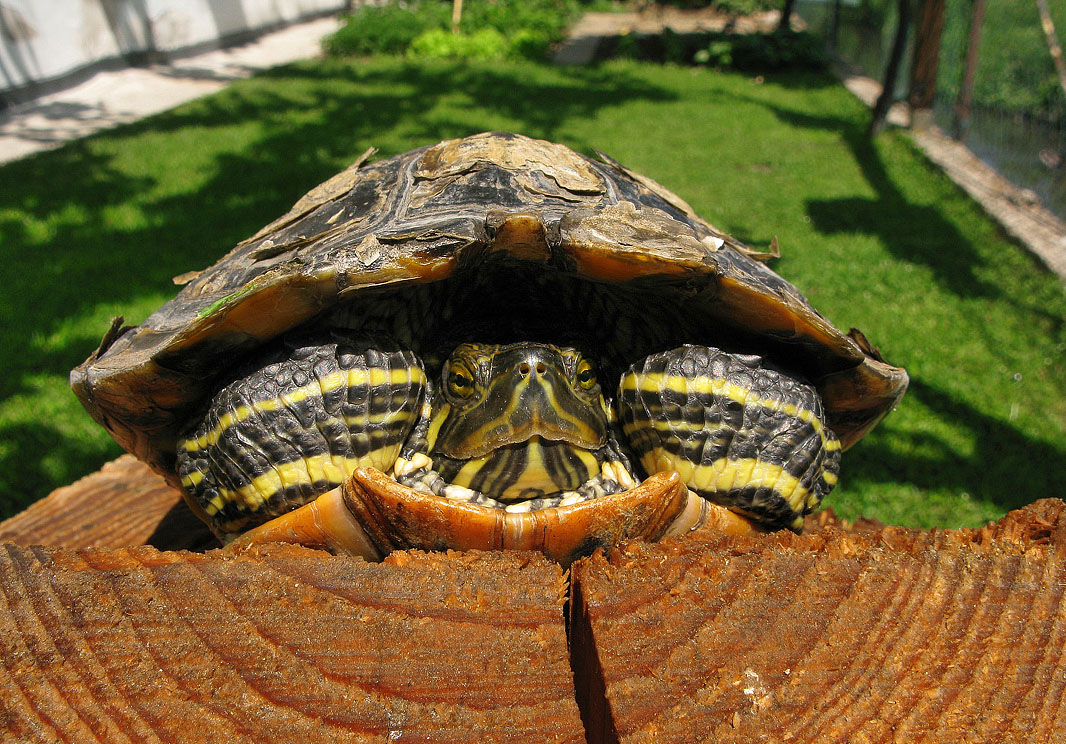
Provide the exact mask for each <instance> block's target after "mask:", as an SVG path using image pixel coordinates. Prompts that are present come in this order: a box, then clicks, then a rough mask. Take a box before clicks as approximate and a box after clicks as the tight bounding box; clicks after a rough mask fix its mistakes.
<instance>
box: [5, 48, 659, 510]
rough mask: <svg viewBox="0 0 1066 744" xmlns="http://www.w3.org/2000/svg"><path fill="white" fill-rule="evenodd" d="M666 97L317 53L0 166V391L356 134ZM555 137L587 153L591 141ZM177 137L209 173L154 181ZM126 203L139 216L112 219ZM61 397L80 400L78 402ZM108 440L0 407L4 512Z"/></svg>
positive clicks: (92, 462)
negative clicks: (4, 415)
mask: <svg viewBox="0 0 1066 744" xmlns="http://www.w3.org/2000/svg"><path fill="white" fill-rule="evenodd" d="M672 96H673V94H672V93H671V92H669V91H667V90H664V89H660V88H657V87H655V86H653V85H650V84H648V83H647V82H645V81H643V80H639V79H637V78H636V77H635V76H630V75H627V74H626V73H625V72H624V71H618V70H613V71H606V70H598V69H596V68H588V69H570V70H566V71H559V70H553V69H551V68H544V67H536V66H513V67H512V66H507V67H500V68H488V67H486V66H482V67H466V66H462V65H448V64H442V65H440V66H436V67H434V66H429V65H425V66H422V65H407V64H404V63H401V62H398V61H392V62H385V63H373V64H368V65H358V66H356V65H353V64H350V63H346V62H342V61H325V62H317V63H313V64H306V65H291V66H287V67H282V68H277V69H275V70H272V71H270V72H268V73H266V74H264V75H262V76H260V77H258V78H255V79H252V80H250V81H246V82H244V83H241V84H237V85H235V86H233V87H231V88H229V89H227V90H226V91H224V92H223V93H221V94H219V95H215V96H211V97H208V98H205V99H201V100H199V101H196V102H193V103H191V104H188V105H186V106H183V107H181V108H179V109H176V110H175V111H172V112H169V113H166V114H162V115H160V116H156V117H153V118H151V119H147V120H144V121H142V122H139V123H136V124H133V125H130V126H127V127H124V128H121V129H118V130H113V131H111V132H107V133H104V134H101V135H98V136H95V137H92V138H90V139H88V140H83V141H79V142H75V143H72V144H70V145H68V146H66V147H64V148H62V149H60V150H57V151H53V152H49V153H42V154H40V155H38V156H35V157H32V158H29V159H27V160H23V161H19V162H15V163H12V164H9V165H7V166H4V167H3V168H0V266H4V270H3V271H4V283H5V288H4V293H3V297H0V315H3V317H5V319H6V320H5V325H4V326H3V327H2V328H0V401H3V400H9V399H11V398H12V397H13V396H20V395H25V396H27V400H29V401H33V400H34V398H33V395H34V393H35V390H36V387H35V385H36V382H35V380H38V379H39V378H40V377H41V376H45V377H49V376H50V377H51V379H52V382H51V384H52V385H53V386H54V385H56V384H57V383H56V381H55V380H56V378H57V377H59V376H61V377H62V378H65V377H66V375H67V373H68V371H69V370H70V369H71V368H72V367H74V366H75V365H77V364H79V363H80V362H81V361H82V360H84V359H85V357H86V356H87V355H88V354H89V353H90V352H91V351H92V350H93V349H94V348H95V346H96V344H97V343H98V341H99V338H100V335H101V334H102V333H103V331H104V330H106V324H107V319H106V315H107V314H108V312H109V311H108V310H102V309H101V306H107V307H108V308H110V307H114V308H118V309H119V310H118V311H119V312H123V310H122V308H126V307H131V306H136V304H137V303H138V302H140V303H142V304H146V303H149V302H151V304H152V305H154V304H156V303H155V302H153V301H152V298H153V297H155V296H157V295H158V296H159V297H160V298H161V299H162V298H166V297H169V296H172V295H173V294H174V292H175V291H176V290H175V288H174V286H173V284H172V283H171V281H170V280H171V277H173V276H175V275H177V274H180V273H183V272H186V271H189V270H193V269H199V268H203V267H205V266H207V265H209V264H211V263H213V262H214V261H215V260H217V259H218V258H219V257H220V256H221V255H223V254H224V253H225V252H226V251H227V250H229V249H230V248H231V247H232V246H234V245H235V244H236V243H237V242H239V241H240V240H241V239H243V238H245V237H247V236H249V235H251V234H252V233H254V232H255V231H256V230H257V229H258V228H259V227H261V226H262V225H264V224H266V223H268V222H269V221H271V220H272V219H274V218H275V217H277V216H279V215H281V214H283V213H284V212H285V211H287V210H288V208H289V207H290V206H291V205H292V203H293V202H294V201H295V200H296V199H297V198H298V197H299V196H300V195H302V194H303V193H304V192H305V191H307V190H308V189H310V188H311V187H312V186H314V185H316V184H318V183H320V182H322V181H324V180H325V179H327V178H328V177H330V176H332V175H333V174H334V173H336V172H337V171H338V170H340V169H342V168H343V167H344V166H346V165H347V164H348V163H349V162H351V161H352V160H354V159H355V157H357V156H358V155H359V153H361V152H362V151H363V150H364V149H365V148H366V147H368V146H370V145H375V146H378V147H380V148H381V152H380V153H379V155H378V157H385V156H388V155H392V154H395V153H397V152H402V151H405V150H408V149H410V148H412V147H418V146H422V145H427V144H432V143H434V142H437V141H439V140H442V139H447V138H451V137H459V136H465V135H468V134H472V133H474V132H476V131H480V130H482V129H486V128H498V129H503V128H506V129H512V130H514V131H519V132H521V133H523V134H527V135H530V136H534V137H541V138H545V139H557V138H558V134H559V132H560V131H561V127H564V126H565V125H566V123H567V122H568V121H572V120H573V119H575V118H579V117H592V116H595V115H596V112H597V111H598V110H599V109H600V108H602V107H608V106H613V105H618V104H620V103H623V102H626V101H630V100H634V99H644V100H652V101H657V100H669V99H670V98H671V97H672ZM235 130H240V131H239V133H238V134H236V135H235V134H234V131H235ZM159 135H166V137H160V136H159ZM175 143H178V144H175ZM567 144H569V145H571V146H572V147H574V148H575V149H578V150H582V149H583V150H585V151H586V152H587V151H589V150H590V149H591V147H592V146H593V145H594V144H595V143H586V142H575V141H573V140H572V139H571V140H569V141H568V142H567ZM180 147H185V148H187V150H186V152H187V153H188V159H190V160H191V159H199V160H203V161H205V163H206V165H205V166H203V168H202V169H201V170H202V171H206V172H207V173H206V175H204V173H202V172H201V173H197V174H194V175H195V177H196V178H197V179H199V180H198V182H197V183H196V185H193V186H185V187H184V188H182V187H181V185H180V184H179V185H178V186H177V187H175V186H174V185H173V184H169V185H166V186H165V187H164V184H165V182H166V180H167V179H166V174H165V172H163V171H166V170H167V169H168V168H175V167H177V166H179V165H180V164H181V163H180V161H181V160H182V159H184V157H183V153H182V151H181V149H180ZM164 148H169V149H168V150H167V151H166V152H157V150H160V149H164ZM175 148H178V149H177V150H176V151H175ZM201 151H202V152H201ZM127 153H132V157H130V158H124V156H125V155H126V154H127ZM204 153H208V155H207V156H205V154H204ZM212 153H213V154H212ZM131 162H132V163H133V164H132V165H131V164H130V163H131ZM120 163H121V165H120ZM172 180H173V179H172ZM131 204H134V205H136V210H134V211H136V212H137V213H138V214H137V215H135V216H133V217H124V212H123V210H124V209H129V205H131ZM5 298H6V299H5ZM101 314H103V315H104V317H100V318H98V319H97V318H96V316H100V315H101ZM70 319H80V320H81V322H80V325H78V324H77V323H74V325H75V326H76V327H74V328H71V327H70V326H71V324H72V322H71V321H70ZM133 320H135V321H139V320H140V319H139V318H134V319H133ZM90 321H91V322H90ZM53 337H54V338H53ZM70 400H71V401H73V395H71V399H70ZM68 409H69V410H68V411H67V414H66V415H69V416H84V414H83V413H82V412H81V410H80V406H78V405H77V404H76V403H73V402H71V403H70V405H69V406H68ZM118 452H119V450H118V449H117V447H116V446H114V445H113V444H110V443H109V442H108V441H104V440H102V439H94V440H92V441H83V439H79V438H76V437H71V436H70V435H69V434H68V433H67V430H66V429H65V427H64V425H63V422H59V421H55V420H53V416H52V415H51V414H50V413H46V412H43V411H41V412H32V413H31V414H29V415H27V414H25V413H24V414H23V415H21V416H20V417H19V419H18V420H17V421H9V420H6V419H5V420H3V421H0V508H2V509H3V515H10V514H11V513H13V512H14V511H17V510H18V509H20V508H22V507H24V506H25V505H27V504H29V503H30V502H32V501H34V500H35V499H37V498H39V497H41V496H43V495H45V494H46V493H48V492H49V491H50V490H51V489H52V488H54V487H56V486H58V485H61V484H63V483H65V482H67V481H69V480H70V479H72V478H74V477H77V476H79V475H82V474H84V473H85V472H88V471H90V470H92V469H94V468H95V467H98V466H99V465H100V464H101V463H102V462H104V461H105V460H106V459H109V458H110V457H113V456H115V455H117V454H118ZM3 515H0V516H3Z"/></svg>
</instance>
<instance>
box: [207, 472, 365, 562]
mask: <svg viewBox="0 0 1066 744" xmlns="http://www.w3.org/2000/svg"><path fill="white" fill-rule="evenodd" d="M343 488H344V486H338V487H337V488H334V489H333V490H331V491H326V492H325V493H324V494H322V495H321V496H319V497H318V498H317V499H315V500H314V501H311V502H309V503H307V504H304V505H303V506H301V507H300V508H298V509H294V510H293V511H291V512H288V513H286V514H282V515H281V516H280V517H275V518H274V519H271V520H270V521H269V522H265V523H263V524H261V525H259V526H258V527H256V528H254V529H252V530H249V531H248V532H245V533H244V534H243V535H240V536H238V537H237V538H236V539H234V540H233V541H232V542H230V543H229V544H228V545H227V546H226V547H227V549H228V550H232V551H234V552H242V551H245V550H248V549H250V548H252V547H253V546H255V545H262V544H264V543H279V542H280V543H296V544H298V545H303V546H305V547H308V548H321V549H323V550H328V551H330V552H331V553H345V554H348V555H356V556H361V557H363V558H365V559H367V560H368V561H380V560H381V559H382V557H383V556H382V554H381V553H380V552H378V550H377V548H376V547H375V546H374V543H373V542H372V541H371V540H370V538H369V537H368V536H367V534H366V531H365V530H363V528H362V527H361V526H360V525H359V522H358V521H356V520H355V518H353V516H352V514H351V512H349V511H348V509H347V506H346V504H345V500H344V496H343V494H342V489H343Z"/></svg>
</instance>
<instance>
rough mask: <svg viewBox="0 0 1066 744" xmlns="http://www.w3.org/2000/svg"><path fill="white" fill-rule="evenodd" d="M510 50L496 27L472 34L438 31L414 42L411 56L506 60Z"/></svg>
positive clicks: (409, 54) (436, 29)
mask: <svg viewBox="0 0 1066 744" xmlns="http://www.w3.org/2000/svg"><path fill="white" fill-rule="evenodd" d="M509 50H510V46H509V44H508V42H507V38H506V37H505V36H504V35H503V34H501V33H500V32H499V31H497V30H496V29H494V28H483V29H480V30H479V31H475V32H474V33H472V34H463V33H459V34H456V33H452V32H451V31H445V30H444V29H440V28H434V29H430V30H429V31H426V32H425V33H423V34H421V35H420V36H419V37H418V38H417V39H415V40H414V41H412V42H411V46H410V47H408V48H407V56H409V57H411V58H412V59H483V60H502V59H506V58H507V57H508V52H509Z"/></svg>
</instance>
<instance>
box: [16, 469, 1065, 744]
mask: <svg viewBox="0 0 1066 744" xmlns="http://www.w3.org/2000/svg"><path fill="white" fill-rule="evenodd" d="M183 524H184V525H185V526H184V527H182V525H183ZM182 530H190V531H191V532H188V533H185V532H183V531H182ZM197 531H199V532H197ZM196 534H198V535H199V537H190V535H196ZM0 535H2V536H3V539H4V540H11V541H15V542H18V543H19V544H20V545H24V546H25V545H32V544H41V543H43V544H51V545H53V546H54V545H65V546H69V547H80V546H85V545H98V546H112V547H116V546H121V545H124V544H126V543H132V542H137V541H152V542H153V543H154V544H155V545H157V546H160V545H180V544H195V543H197V542H198V541H199V543H200V544H204V543H210V541H211V540H212V538H210V537H209V536H208V535H207V533H206V531H204V529H203V528H202V527H201V526H200V525H199V522H197V521H195V518H193V517H192V516H191V515H189V514H188V512H187V510H186V509H185V507H184V505H183V504H182V503H181V501H180V496H179V494H178V493H177V492H176V491H173V490H172V489H170V488H169V487H168V486H166V484H165V483H164V482H163V481H162V479H160V478H158V476H155V475H153V474H152V473H151V472H150V471H148V470H147V468H145V467H144V466H142V465H140V464H139V463H137V462H136V461H134V460H132V458H120V459H119V460H118V461H116V462H115V463H112V464H110V465H108V466H106V467H105V468H104V470H102V471H101V472H100V473H97V474H94V475H93V476H90V477H88V478H86V479H83V480H82V481H80V482H79V483H77V484H74V485H73V486H69V487H66V488H64V489H59V490H58V491H56V492H54V493H53V494H52V495H51V496H49V497H48V498H47V499H45V501H44V502H42V503H39V504H37V505H35V506H34V507H31V509H29V510H27V511H26V512H24V513H23V514H21V515H18V516H16V517H14V518H12V519H10V520H8V521H7V522H4V523H2V524H0ZM183 541H185V542H184V543H183ZM1064 562H1066V508H1064V505H1063V503H1062V502H1061V501H1058V500H1049V501H1042V502H1038V503H1037V504H1034V505H1032V506H1030V507H1027V508H1026V509H1023V510H1020V511H1018V512H1012V513H1011V514H1009V515H1008V516H1007V517H1005V518H1004V519H1003V520H1001V521H1000V522H999V523H997V524H995V525H992V526H989V527H987V528H985V529H982V530H956V531H952V530H947V531H945V530H939V531H928V532H926V531H916V530H906V529H901V528H895V527H885V526H884V525H880V524H877V523H873V522H867V521H861V522H859V523H857V524H855V525H851V526H849V529H847V530H844V529H841V525H840V523H839V521H838V520H836V519H835V518H834V517H833V515H832V514H831V513H830V512H821V513H820V514H818V515H816V516H815V517H812V518H810V519H809V520H808V533H807V534H804V535H802V536H796V535H793V534H791V533H780V534H776V535H769V536H764V537H748V538H739V537H726V536H724V535H721V534H711V533H706V534H705V533H701V534H690V535H688V536H686V537H684V538H679V539H674V540H669V541H665V542H663V543H661V544H658V545H647V544H643V543H633V544H629V545H625V546H622V547H620V548H618V549H616V550H613V551H610V552H609V553H608V554H603V553H600V554H597V555H594V556H593V557H591V558H588V559H585V560H583V561H579V562H578V563H576V564H575V565H574V567H573V568H572V569H571V577H572V580H571V582H570V583H571V586H570V622H569V638H567V636H566V635H565V634H564V630H565V628H564V626H563V623H562V617H563V603H562V599H561V597H562V593H563V592H564V590H565V576H564V574H563V573H562V572H561V570H560V569H559V568H558V567H557V566H555V565H554V564H551V563H548V562H547V561H545V560H543V559H542V558H539V557H537V556H535V555H533V556H531V555H529V554H515V553H503V554H493V553H475V552H471V553H448V554H438V555H426V554H421V553H395V554H393V555H392V556H391V557H390V558H389V559H388V560H387V561H386V562H385V563H382V564H368V563H364V562H362V561H359V560H355V559H350V558H341V557H333V556H329V555H327V554H324V553H320V552H316V551H309V550H306V549H303V548H298V547H280V546H279V547H268V548H265V549H262V550H259V551H257V552H253V553H247V554H244V555H241V556H239V557H234V556H232V555H226V554H224V553H222V552H221V551H209V552H207V553H204V554H192V553H186V552H159V551H157V550H154V549H152V548H148V547H140V548H125V549H111V550H104V549H81V550H60V549H56V548H55V547H49V548H36V549H32V550H31V549H26V548H23V547H13V546H8V547H4V548H2V549H0V732H2V733H0V740H4V741H8V740H12V741H54V740H72V741H82V740H93V741H95V740H97V739H98V740H101V741H142V740H143V741H159V740H180V741H183V742H184V741H187V742H198V741H245V740H247V741H250V740H253V739H254V740H257V741H288V740H304V739H306V740H308V741H316V740H323V741H384V740H389V737H393V738H394V739H395V738H396V737H398V738H399V740H401V741H402V740H419V741H422V740H432V741H451V740H471V739H480V740H485V741H554V740H559V741H581V740H583V738H584V734H582V732H581V730H580V723H579V721H578V718H577V712H576V711H577V710H578V708H580V710H581V715H582V717H583V718H584V723H585V727H586V734H587V737H588V740H589V741H592V742H614V741H621V742H650V741H656V742H659V741H662V742H671V741H680V742H685V741H709V740H715V739H716V738H717V739H720V740H723V741H733V742H745V741H755V740H759V741H763V740H770V741H819V742H821V741H840V742H846V741H864V742H887V741H908V742H910V741H915V742H955V741H967V742H970V741H975V742H980V741H988V742H992V741H1011V742H1012V743H1014V744H1021V743H1023V742H1053V741H1066V709H1064V705H1063V695H1064V689H1066V662H1064V659H1063V657H1064V650H1066V626H1064V624H1066V607H1064V604H1063V601H1062V594H1063V588H1064V585H1066V573H1064V571H1066V567H1064ZM567 642H569V645H570V649H569V652H570V667H569V668H572V669H573V670H574V671H573V676H572V677H571V675H570V672H569V670H568V667H567V663H566V662H567V660H566V654H567V649H566V644H567ZM571 680H572V681H571ZM575 700H576V702H575ZM512 705H514V706H515V707H514V710H512V709H511V708H512ZM460 730H462V735H460V734H459V733H457V732H459V731H460Z"/></svg>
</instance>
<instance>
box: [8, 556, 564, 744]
mask: <svg viewBox="0 0 1066 744" xmlns="http://www.w3.org/2000/svg"><path fill="white" fill-rule="evenodd" d="M0 587H2V589H3V592H2V594H0V655H2V658H3V660H4V664H3V667H2V668H0V701H2V706H0V709H2V710H3V715H2V716H0V731H2V732H3V735H2V736H0V738H2V740H3V741H26V742H54V741H73V742H83V741H84V742H88V741H108V742H126V741H149V742H154V741H167V742H169V741H173V742H216V741H217V742H274V741H277V742H281V741H286V742H291V741H299V742H385V741H433V742H461V741H470V740H471V733H472V732H476V739H477V740H478V741H486V742H489V741H498V742H522V741H538V742H541V741H543V742H580V741H584V734H583V731H582V728H581V721H580V718H579V716H578V711H577V707H576V704H575V702H574V698H573V685H572V678H571V673H570V668H569V661H568V655H567V647H566V636H565V630H564V624H563V600H564V597H565V580H564V577H563V574H562V571H561V569H560V568H559V567H558V566H557V565H556V564H553V563H551V562H549V561H547V560H546V559H544V558H543V557H540V556H537V555H535V554H529V553H490V554H477V553H467V554H438V555H432V554H430V555H427V554H419V553H396V554H394V555H393V556H392V557H391V558H389V559H388V560H387V561H386V562H385V563H381V564H371V563H365V562H363V561H362V560H359V559H352V558H346V557H333V556H329V555H328V554H323V553H319V552H317V551H310V550H307V549H304V548H298V547H292V546H284V547H277V548H271V549H263V550H261V551H260V552H259V553H258V554H256V555H247V556H243V557H238V558H234V557H232V556H223V555H221V554H220V551H213V552H212V553H209V554H193V553H179V552H169V553H163V552H159V551H157V550H155V549H153V548H149V547H140V548H128V549H121V550H102V549H92V548H90V549H83V550H78V551H67V550H54V549H53V550H46V549H29V548H20V547H15V546H6V548H5V549H4V550H3V551H2V552H0Z"/></svg>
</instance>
